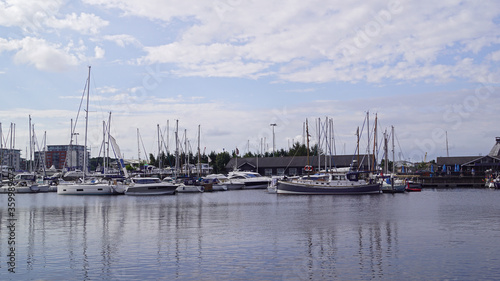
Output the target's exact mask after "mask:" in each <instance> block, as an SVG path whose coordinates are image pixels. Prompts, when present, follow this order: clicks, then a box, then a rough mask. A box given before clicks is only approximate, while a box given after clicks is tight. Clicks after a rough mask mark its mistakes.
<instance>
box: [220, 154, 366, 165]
mask: <svg viewBox="0 0 500 281" xmlns="http://www.w3.org/2000/svg"><path fill="white" fill-rule="evenodd" d="M363 157H364V158H363ZM329 158H330V157H327V161H329V160H328V159H329ZM357 158H358V156H357V155H335V156H331V160H332V162H331V165H332V167H349V166H350V165H351V163H352V162H353V160H357ZM368 159H369V158H368V157H366V155H360V156H359V161H360V162H361V163H362V164H363V165H368V164H367V163H368ZM236 161H238V162H237V163H238V167H241V166H242V165H245V164H247V165H251V166H253V167H257V166H258V167H266V168H283V167H304V166H305V165H307V156H285V157H263V158H257V157H246V158H237V159H236V158H231V160H229V162H228V163H227V165H226V167H227V168H233V167H234V166H235V164H236ZM320 161H321V164H322V165H324V163H325V157H324V156H322V157H321V159H320ZM317 164H318V157H317V156H310V157H309V165H312V166H316V165H317ZM329 164H330V163H329V162H328V165H329Z"/></svg>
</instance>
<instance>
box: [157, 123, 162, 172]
mask: <svg viewBox="0 0 500 281" xmlns="http://www.w3.org/2000/svg"><path fill="white" fill-rule="evenodd" d="M156 131H157V134H158V168H160V169H161V166H162V165H161V164H162V163H161V141H160V124H156Z"/></svg>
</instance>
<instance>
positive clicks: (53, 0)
mask: <svg viewBox="0 0 500 281" xmlns="http://www.w3.org/2000/svg"><path fill="white" fill-rule="evenodd" d="M63 5H64V1H61V0H47V1H37V0H23V1H15V0H13V1H6V2H0V25H1V26H9V27H10V26H17V27H20V28H21V29H22V30H23V31H24V32H28V33H44V32H47V31H48V30H50V29H56V30H60V29H71V30H75V31H77V32H80V33H82V34H97V33H98V32H99V30H100V29H101V28H103V27H105V26H107V25H108V24H109V23H108V22H107V21H105V20H103V19H101V18H100V17H98V16H96V15H94V14H89V13H80V14H76V13H71V14H66V15H62V16H61V15H60V13H61V8H62V7H63Z"/></svg>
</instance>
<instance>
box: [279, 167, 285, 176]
mask: <svg viewBox="0 0 500 281" xmlns="http://www.w3.org/2000/svg"><path fill="white" fill-rule="evenodd" d="M277 172H278V176H284V175H285V169H283V168H278V171H277Z"/></svg>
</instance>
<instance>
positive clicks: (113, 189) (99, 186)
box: [57, 66, 126, 195]
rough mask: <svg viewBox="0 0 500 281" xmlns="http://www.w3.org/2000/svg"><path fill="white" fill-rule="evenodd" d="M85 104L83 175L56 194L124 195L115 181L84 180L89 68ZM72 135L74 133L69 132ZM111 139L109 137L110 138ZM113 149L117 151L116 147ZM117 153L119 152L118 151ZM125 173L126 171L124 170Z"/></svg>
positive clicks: (122, 188)
mask: <svg viewBox="0 0 500 281" xmlns="http://www.w3.org/2000/svg"><path fill="white" fill-rule="evenodd" d="M86 87H87V97H86V98H87V104H86V111H85V112H86V113H85V146H84V147H85V151H84V154H83V175H82V179H81V181H80V182H79V183H70V184H59V185H58V186H57V194H60V195H115V194H124V192H125V186H124V185H123V184H121V183H119V182H117V181H113V182H111V181H108V182H102V181H95V180H92V181H87V180H86V172H87V171H86V169H87V163H88V155H87V131H88V119H89V118H88V114H89V96H90V66H89V73H88V78H87V84H86ZM71 133H72V135H73V134H74V132H71ZM110 138H111V136H110ZM111 141H112V143H113V144H114V145H116V141H114V139H113V138H111ZM115 149H118V147H116V148H115ZM118 153H119V151H118ZM121 161H122V162H123V160H121ZM124 171H125V172H126V170H125V169H124Z"/></svg>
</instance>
